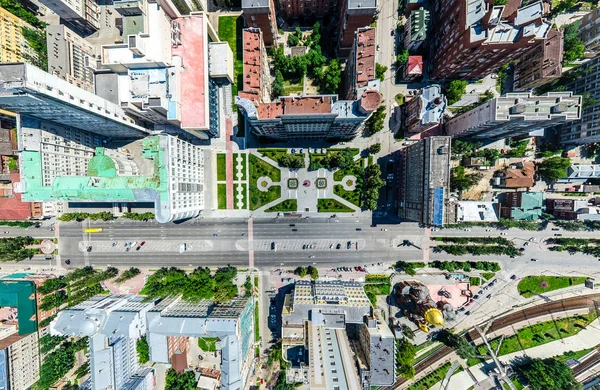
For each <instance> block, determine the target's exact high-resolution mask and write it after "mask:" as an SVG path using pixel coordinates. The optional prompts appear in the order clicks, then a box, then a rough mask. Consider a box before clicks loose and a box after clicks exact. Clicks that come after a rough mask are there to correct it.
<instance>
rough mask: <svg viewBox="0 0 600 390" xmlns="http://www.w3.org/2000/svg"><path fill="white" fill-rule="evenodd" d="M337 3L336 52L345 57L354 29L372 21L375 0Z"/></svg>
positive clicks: (351, 0) (349, 0)
mask: <svg viewBox="0 0 600 390" xmlns="http://www.w3.org/2000/svg"><path fill="white" fill-rule="evenodd" d="M300 1H302V0H300ZM321 1H323V2H324V3H325V4H328V3H329V4H333V5H335V4H336V2H335V1H334V2H331V1H328V0H321ZM308 3H310V2H308ZM337 3H338V12H339V14H338V15H339V21H338V26H339V27H338V53H339V55H341V56H344V57H345V56H347V55H348V53H349V52H350V50H351V48H352V45H353V43H354V33H355V32H356V30H358V29H359V28H361V27H365V26H369V25H370V24H371V23H372V22H373V17H374V16H375V13H376V12H377V0H339V1H338V2H337Z"/></svg>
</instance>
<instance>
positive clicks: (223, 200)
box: [217, 184, 227, 210]
mask: <svg viewBox="0 0 600 390" xmlns="http://www.w3.org/2000/svg"><path fill="white" fill-rule="evenodd" d="M217 199H218V207H217V208H218V209H219V210H224V209H226V208H227V184H217Z"/></svg>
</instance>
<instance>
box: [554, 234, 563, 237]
mask: <svg viewBox="0 0 600 390" xmlns="http://www.w3.org/2000/svg"><path fill="white" fill-rule="evenodd" d="M554 237H562V234H555V235H554Z"/></svg>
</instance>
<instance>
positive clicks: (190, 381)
mask: <svg viewBox="0 0 600 390" xmlns="http://www.w3.org/2000/svg"><path fill="white" fill-rule="evenodd" d="M165 389H169V390H195V389H196V376H195V375H194V372H193V371H186V372H184V373H183V374H178V373H177V371H175V370H174V369H172V368H169V370H168V371H167V375H166V377H165Z"/></svg>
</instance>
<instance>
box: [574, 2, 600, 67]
mask: <svg viewBox="0 0 600 390" xmlns="http://www.w3.org/2000/svg"><path fill="white" fill-rule="evenodd" d="M580 23H581V27H579V34H581V39H582V40H583V44H584V45H585V51H586V56H587V57H594V56H595V55H597V54H600V8H596V9H594V10H592V11H590V12H589V13H587V14H585V15H584V16H583V18H582V19H581V20H580Z"/></svg>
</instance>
